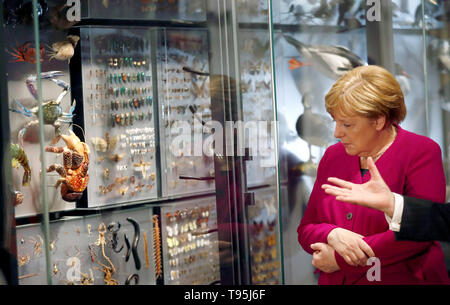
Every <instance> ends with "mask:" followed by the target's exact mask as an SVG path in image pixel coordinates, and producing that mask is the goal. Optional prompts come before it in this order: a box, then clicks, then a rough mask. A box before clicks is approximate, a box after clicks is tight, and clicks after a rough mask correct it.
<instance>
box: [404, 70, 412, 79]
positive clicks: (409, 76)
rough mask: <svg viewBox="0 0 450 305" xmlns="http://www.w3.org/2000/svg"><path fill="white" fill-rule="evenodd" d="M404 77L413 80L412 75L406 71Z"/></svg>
mask: <svg viewBox="0 0 450 305" xmlns="http://www.w3.org/2000/svg"><path fill="white" fill-rule="evenodd" d="M402 75H403V76H405V77H407V78H409V79H412V78H413V77H412V76H411V75H410V74H408V73H406V71H403V72H402Z"/></svg>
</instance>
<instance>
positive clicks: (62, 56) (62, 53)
mask: <svg viewBox="0 0 450 305" xmlns="http://www.w3.org/2000/svg"><path fill="white" fill-rule="evenodd" d="M79 40H80V37H79V36H76V35H68V36H67V37H66V40H63V41H58V42H55V43H53V44H52V46H51V51H50V59H49V60H52V59H53V58H54V59H56V60H62V61H64V60H67V61H69V63H70V59H71V58H72V57H73V55H74V54H75V47H76V46H77V43H78V41H79Z"/></svg>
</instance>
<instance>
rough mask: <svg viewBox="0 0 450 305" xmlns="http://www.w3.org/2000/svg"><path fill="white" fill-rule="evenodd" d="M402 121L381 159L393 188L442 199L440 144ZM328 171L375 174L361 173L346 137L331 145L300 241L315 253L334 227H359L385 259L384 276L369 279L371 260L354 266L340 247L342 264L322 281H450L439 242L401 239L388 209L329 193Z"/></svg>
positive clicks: (356, 179)
mask: <svg viewBox="0 0 450 305" xmlns="http://www.w3.org/2000/svg"><path fill="white" fill-rule="evenodd" d="M397 127H398V134H397V137H396V139H395V141H394V143H392V145H391V146H390V147H389V149H388V150H387V151H386V152H385V153H384V154H383V155H382V156H381V157H380V158H379V159H378V160H377V162H376V166H377V168H378V170H379V171H380V173H381V175H382V177H383V179H384V180H385V181H386V183H387V184H388V186H389V187H390V189H391V190H392V191H393V192H396V193H399V194H404V195H408V196H412V197H417V198H423V199H428V200H432V201H435V202H442V203H443V202H444V201H445V176H444V171H443V165H442V157H441V150H440V147H439V146H438V145H437V144H436V143H435V142H434V141H433V140H431V139H429V138H426V137H424V136H420V135H417V134H414V133H411V132H408V131H406V130H404V129H402V128H401V127H400V126H397ZM328 177H338V178H341V179H345V180H348V181H351V182H353V183H365V182H367V181H368V180H369V179H370V173H369V172H367V173H366V174H365V175H364V177H363V178H361V171H360V168H359V158H358V156H350V155H348V154H347V153H346V152H345V149H344V146H343V145H342V144H341V143H337V144H335V145H332V146H330V147H329V148H328V149H327V151H326V152H325V154H324V156H323V158H322V159H321V161H320V164H319V170H318V174H317V179H316V182H315V184H314V188H313V191H312V193H311V197H310V198H309V202H308V207H307V208H306V211H305V214H304V216H303V218H302V220H301V222H300V225H299V227H298V229H297V232H298V241H299V243H300V245H301V246H302V247H303V249H304V250H305V251H306V252H308V253H309V254H311V255H312V253H313V251H312V249H311V247H310V245H311V244H313V243H316V242H322V243H327V236H328V234H329V233H330V231H331V230H332V229H334V228H337V227H339V228H344V229H347V230H351V231H353V232H356V233H359V234H361V235H363V236H365V238H364V240H365V241H366V242H367V244H368V245H369V246H370V247H371V248H372V249H373V251H374V252H375V255H376V257H378V258H379V259H380V263H381V281H380V282H369V281H368V279H367V277H366V273H367V271H368V270H369V269H370V268H371V267H372V266H366V267H352V266H350V265H348V264H347V263H346V262H345V260H344V259H343V258H342V257H341V256H340V255H339V254H338V253H337V252H335V257H336V261H337V263H338V265H339V267H340V269H341V270H339V271H337V272H334V273H324V272H320V276H319V285H320V284H325V285H336V284H371V283H374V284H403V285H406V284H449V283H450V282H449V279H448V275H447V270H446V266H445V261H444V254H443V252H442V249H441V247H440V245H439V243H438V242H410V241H396V240H395V237H394V233H393V232H392V231H390V230H389V225H388V223H387V222H386V219H385V216H384V213H382V212H379V211H376V210H373V209H369V208H366V207H361V206H357V205H353V204H349V203H344V202H339V201H337V200H336V199H335V197H333V196H330V195H327V194H325V192H324V191H323V189H322V188H321V185H322V184H323V183H327V178H328ZM350 213H351V214H350Z"/></svg>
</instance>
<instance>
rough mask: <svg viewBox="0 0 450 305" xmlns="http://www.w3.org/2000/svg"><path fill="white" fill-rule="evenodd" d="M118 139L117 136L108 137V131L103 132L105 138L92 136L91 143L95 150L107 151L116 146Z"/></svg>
mask: <svg viewBox="0 0 450 305" xmlns="http://www.w3.org/2000/svg"><path fill="white" fill-rule="evenodd" d="M118 141H119V136H117V135H116V136H114V137H112V138H111V137H110V136H109V132H106V133H105V138H101V137H92V138H91V143H92V145H93V146H94V149H95V151H98V152H107V151H113V150H114V149H116V147H117V142H118Z"/></svg>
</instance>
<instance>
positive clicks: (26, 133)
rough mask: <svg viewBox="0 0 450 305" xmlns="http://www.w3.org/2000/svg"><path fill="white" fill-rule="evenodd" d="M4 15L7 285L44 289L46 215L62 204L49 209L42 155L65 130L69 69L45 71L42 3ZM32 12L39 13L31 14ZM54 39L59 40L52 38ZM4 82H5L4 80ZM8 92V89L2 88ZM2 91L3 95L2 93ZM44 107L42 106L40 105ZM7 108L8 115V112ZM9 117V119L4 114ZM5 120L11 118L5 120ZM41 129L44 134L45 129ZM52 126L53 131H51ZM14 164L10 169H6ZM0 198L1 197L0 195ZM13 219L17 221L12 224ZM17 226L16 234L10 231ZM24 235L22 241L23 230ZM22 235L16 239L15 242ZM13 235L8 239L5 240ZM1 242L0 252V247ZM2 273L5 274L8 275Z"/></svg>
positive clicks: (10, 8)
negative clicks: (34, 284)
mask: <svg viewBox="0 0 450 305" xmlns="http://www.w3.org/2000/svg"><path fill="white" fill-rule="evenodd" d="M2 6H3V7H2V9H3V12H4V19H3V24H4V27H3V30H4V35H3V37H2V39H3V41H2V44H4V47H5V50H7V54H5V56H2V58H4V59H5V61H4V65H5V72H6V73H2V75H6V78H7V79H6V80H5V81H3V80H2V84H7V92H8V95H6V90H5V91H4V92H2V94H3V97H4V100H7V101H8V102H7V103H6V105H8V106H7V107H5V108H2V109H1V112H2V120H1V122H2V132H5V133H6V132H7V133H9V134H7V135H2V140H3V141H5V142H3V143H2V146H3V147H7V148H8V150H9V153H10V154H9V155H8V157H7V158H8V161H7V162H2V166H7V167H8V168H6V169H3V168H2V173H3V172H4V173H6V174H7V175H8V174H11V173H12V177H11V176H10V177H7V176H6V177H7V181H8V182H7V183H5V184H3V185H2V187H7V189H6V190H5V193H6V192H7V193H8V194H10V193H11V190H13V191H12V194H11V195H12V197H13V198H14V199H13V200H5V201H4V202H5V203H6V205H8V206H9V205H10V206H11V207H12V206H15V211H14V213H9V214H2V217H3V219H2V222H4V221H5V220H6V223H7V224H10V225H11V227H10V228H8V230H11V231H10V232H8V234H5V235H3V234H2V237H3V236H6V237H7V240H6V241H7V248H9V247H11V249H14V250H13V252H12V253H14V254H15V256H16V258H15V259H14V260H11V261H10V262H9V263H10V266H9V268H8V269H9V270H15V271H13V272H11V274H10V275H12V276H15V278H11V283H19V284H25V283H26V282H27V281H28V280H29V279H31V278H40V279H41V281H42V282H43V283H51V279H50V272H49V268H48V266H49V264H48V263H47V262H48V261H49V260H50V255H49V254H50V253H49V251H47V250H48V248H49V247H48V245H49V244H48V243H46V241H48V239H49V238H48V220H49V218H48V216H49V215H48V211H49V209H52V210H60V209H64V208H65V206H64V205H63V204H62V202H61V201H60V200H57V199H56V200H54V201H53V205H51V206H50V205H49V204H47V203H48V201H47V198H49V196H55V198H56V197H57V195H55V194H56V193H57V191H56V190H55V188H53V189H51V188H47V185H50V184H54V182H55V181H54V180H52V178H53V177H48V176H42V175H40V174H39V173H40V171H42V170H44V171H45V164H48V163H47V162H52V159H51V158H50V157H49V159H47V158H48V156H46V155H45V154H44V145H46V144H47V143H50V142H51V141H52V139H53V138H54V139H56V138H57V137H58V132H59V131H60V130H64V128H65V129H67V127H68V125H65V126H63V125H64V124H62V125H61V126H60V128H59V127H58V123H59V121H58V122H57V119H58V117H59V116H60V111H61V110H62V109H65V107H66V106H67V104H66V103H67V99H65V100H64V97H65V96H66V94H67V92H68V91H67V90H66V89H67V86H66V84H67V80H68V75H67V71H68V70H67V68H68V67H67V65H66V64H65V63H62V64H60V65H58V64H57V65H55V70H45V71H46V73H41V67H43V68H44V69H47V67H46V65H45V63H44V61H45V60H46V59H47V60H48V58H45V56H44V54H45V52H46V51H45V46H44V44H43V43H41V41H42V40H41V39H40V37H39V35H36V34H37V33H38V30H37V27H38V26H40V25H41V24H42V23H43V22H44V19H45V18H44V15H45V14H46V13H48V12H49V11H48V7H47V5H46V4H45V3H42V4H37V3H35V2H31V1H28V2H24V3H21V4H19V5H17V4H16V3H11V2H8V3H2ZM33 11H36V12H37V13H33ZM2 15H3V14H2ZM54 38H55V39H59V37H58V36H57V35H56V36H55V37H54ZM2 77H3V76H2ZM5 89H6V88H5ZM2 91H3V90H2ZM42 101H44V102H42ZM8 108H9V111H8ZM8 112H9V113H8ZM7 117H9V118H7ZM44 125H46V126H45V129H44ZM52 125H53V126H52ZM11 161H12V165H13V169H12V172H11V169H10V168H9V166H10V164H11ZM2 193H3V191H2ZM14 216H15V217H16V221H15V222H14V221H12V219H14ZM15 225H16V226H17V229H16V228H15V227H12V226H15ZM22 228H23V229H24V234H23V235H22V232H21V229H22ZM15 233H17V236H19V235H20V238H15V236H16V234H15ZM9 234H12V235H9ZM3 242H5V241H3V240H2V247H3V246H4V245H3ZM16 250H17V252H16ZM8 269H4V270H8Z"/></svg>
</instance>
